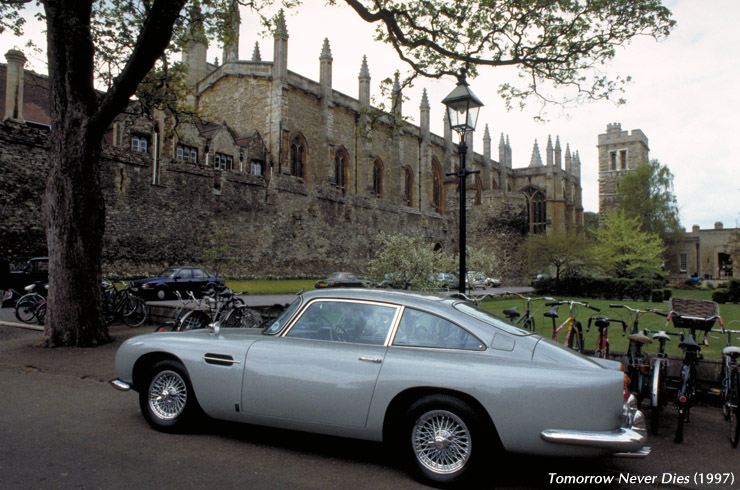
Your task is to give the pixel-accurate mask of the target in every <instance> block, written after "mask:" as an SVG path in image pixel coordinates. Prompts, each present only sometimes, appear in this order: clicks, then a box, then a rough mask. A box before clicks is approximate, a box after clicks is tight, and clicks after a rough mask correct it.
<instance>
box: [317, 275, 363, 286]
mask: <svg viewBox="0 0 740 490" xmlns="http://www.w3.org/2000/svg"><path fill="white" fill-rule="evenodd" d="M369 285H370V281H368V280H367V279H360V278H358V277H357V276H356V275H354V274H352V273H351V272H335V273H333V274H331V275H330V276H329V277H327V278H326V279H319V280H318V281H316V284H314V287H315V288H316V289H321V288H363V287H367V286H369Z"/></svg>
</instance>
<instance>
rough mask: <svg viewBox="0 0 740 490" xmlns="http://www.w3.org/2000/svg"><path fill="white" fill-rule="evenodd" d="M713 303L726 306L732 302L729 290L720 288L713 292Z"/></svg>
mask: <svg viewBox="0 0 740 490" xmlns="http://www.w3.org/2000/svg"><path fill="white" fill-rule="evenodd" d="M712 301H714V302H715V303H719V304H725V303H729V302H730V295H729V293H728V292H727V289H725V288H720V289H715V290H714V291H712Z"/></svg>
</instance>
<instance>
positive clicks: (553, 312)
mask: <svg viewBox="0 0 740 490" xmlns="http://www.w3.org/2000/svg"><path fill="white" fill-rule="evenodd" d="M543 315H544V316H546V317H547V318H557V317H558V307H557V306H553V307H552V309H550V310H548V311H546V312H544V313H543Z"/></svg>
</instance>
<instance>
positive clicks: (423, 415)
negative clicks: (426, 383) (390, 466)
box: [405, 395, 484, 484]
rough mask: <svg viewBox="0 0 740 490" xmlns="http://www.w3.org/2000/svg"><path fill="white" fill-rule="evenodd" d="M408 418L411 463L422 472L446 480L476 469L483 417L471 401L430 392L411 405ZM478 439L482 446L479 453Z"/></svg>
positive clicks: (456, 479) (425, 476) (441, 481)
mask: <svg viewBox="0 0 740 490" xmlns="http://www.w3.org/2000/svg"><path fill="white" fill-rule="evenodd" d="M405 420H406V428H407V432H406V435H407V437H408V439H407V441H408V443H409V459H410V465H411V467H412V469H413V470H414V471H415V472H416V473H417V475H418V476H420V477H421V478H422V479H424V480H427V481H429V482H433V483H437V484H446V483H453V482H459V481H460V480H462V479H464V478H466V477H467V476H468V475H469V474H470V473H471V472H472V470H473V468H474V465H475V461H476V459H477V458H478V457H479V455H478V452H480V451H481V450H482V447H483V446H484V443H483V442H482V441H478V439H477V437H479V434H481V432H482V431H481V424H480V419H479V417H478V415H477V414H476V412H475V410H474V409H473V408H472V407H471V406H470V405H468V404H467V403H465V402H463V401H462V400H460V399H458V398H455V397H452V396H447V395H431V396H426V397H424V398H421V399H419V400H417V401H416V402H415V403H413V404H412V405H411V406H410V407H409V409H408V411H407V412H406V419H405ZM474 440H475V442H476V444H480V446H481V448H478V447H476V448H475V450H476V452H475V453H474V452H473V447H474V446H473V442H474ZM474 456H475V457H474Z"/></svg>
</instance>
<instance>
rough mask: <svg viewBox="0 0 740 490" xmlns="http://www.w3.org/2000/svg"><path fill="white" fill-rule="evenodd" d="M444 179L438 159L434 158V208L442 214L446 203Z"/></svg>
mask: <svg viewBox="0 0 740 490" xmlns="http://www.w3.org/2000/svg"><path fill="white" fill-rule="evenodd" d="M443 181H444V179H443V178H442V167H440V166H439V162H438V161H437V159H436V158H432V207H433V208H434V210H435V211H436V212H438V213H441V212H442V203H443V202H444V196H443V195H442V191H443V189H444V188H443V187H442V185H443Z"/></svg>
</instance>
